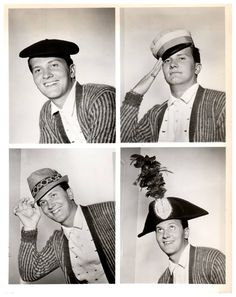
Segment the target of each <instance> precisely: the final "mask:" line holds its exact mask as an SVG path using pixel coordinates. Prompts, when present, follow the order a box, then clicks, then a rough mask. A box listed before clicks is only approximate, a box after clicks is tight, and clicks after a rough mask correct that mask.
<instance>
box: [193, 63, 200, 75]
mask: <svg viewBox="0 0 236 297" xmlns="http://www.w3.org/2000/svg"><path fill="white" fill-rule="evenodd" d="M201 69H202V64H200V63H196V64H195V71H194V72H195V74H196V75H198V74H199V73H200V72H201Z"/></svg>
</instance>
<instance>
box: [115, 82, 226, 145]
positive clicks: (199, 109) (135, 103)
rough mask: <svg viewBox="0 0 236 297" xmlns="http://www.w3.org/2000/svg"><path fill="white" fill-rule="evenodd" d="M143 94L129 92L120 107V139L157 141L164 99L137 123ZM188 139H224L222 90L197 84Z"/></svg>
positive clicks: (223, 94)
mask: <svg viewBox="0 0 236 297" xmlns="http://www.w3.org/2000/svg"><path fill="white" fill-rule="evenodd" d="M142 99H143V96H141V95H139V94H134V93H132V92H129V93H127V94H126V98H125V100H124V103H123V105H122V108H121V141H122V142H158V138H159V131H160V127H161V124H162V120H163V117H164V113H165V111H166V109H167V101H166V102H164V103H163V104H162V105H155V106H154V107H153V108H151V109H150V110H149V111H148V112H147V113H146V114H145V115H144V117H143V118H142V119H141V120H140V122H138V111H139V107H140V104H141V102H142ZM189 141H190V142H224V141H225V93H224V92H220V91H216V90H211V89H204V88H202V87H201V86H199V88H198V91H197V94H196V98H195V100H194V104H193V108H192V112H191V118H190V129H189Z"/></svg>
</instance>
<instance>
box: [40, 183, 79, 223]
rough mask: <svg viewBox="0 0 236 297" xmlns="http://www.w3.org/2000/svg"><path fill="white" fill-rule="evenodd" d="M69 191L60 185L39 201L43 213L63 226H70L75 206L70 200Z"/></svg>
mask: <svg viewBox="0 0 236 297" xmlns="http://www.w3.org/2000/svg"><path fill="white" fill-rule="evenodd" d="M70 196H71V189H68V190H66V191H65V190H64V189H63V188H62V187H61V186H60V185H58V186H56V187H54V188H53V189H51V190H50V191H49V192H48V193H47V194H46V195H44V196H43V197H42V198H41V199H40V200H39V203H38V204H39V206H40V207H41V209H42V211H43V213H44V214H45V215H46V216H47V217H49V218H50V219H52V220H53V221H55V222H57V223H60V224H62V225H63V226H68V227H69V226H72V224H73V220H74V215H75V212H76V208H77V206H76V204H75V203H74V201H73V200H71V197H70Z"/></svg>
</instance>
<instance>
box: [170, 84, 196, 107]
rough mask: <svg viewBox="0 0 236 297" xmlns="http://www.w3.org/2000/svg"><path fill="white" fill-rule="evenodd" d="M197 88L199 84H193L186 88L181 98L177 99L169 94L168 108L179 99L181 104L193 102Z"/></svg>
mask: <svg viewBox="0 0 236 297" xmlns="http://www.w3.org/2000/svg"><path fill="white" fill-rule="evenodd" d="M198 87H199V83H195V84H194V85H192V86H191V87H190V88H188V89H187V90H186V91H185V92H184V93H183V95H182V96H181V98H177V97H175V96H173V95H172V94H170V98H169V100H168V107H170V106H171V105H172V104H174V102H175V101H176V100H178V99H181V100H182V101H183V102H185V103H186V104H188V103H189V102H190V101H191V100H193V98H195V95H196V93H197V90H198Z"/></svg>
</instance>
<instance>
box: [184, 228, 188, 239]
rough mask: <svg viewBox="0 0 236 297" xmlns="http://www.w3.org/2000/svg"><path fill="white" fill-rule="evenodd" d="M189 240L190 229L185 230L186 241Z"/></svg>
mask: <svg viewBox="0 0 236 297" xmlns="http://www.w3.org/2000/svg"><path fill="white" fill-rule="evenodd" d="M188 238H189V228H185V229H184V239H188Z"/></svg>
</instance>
